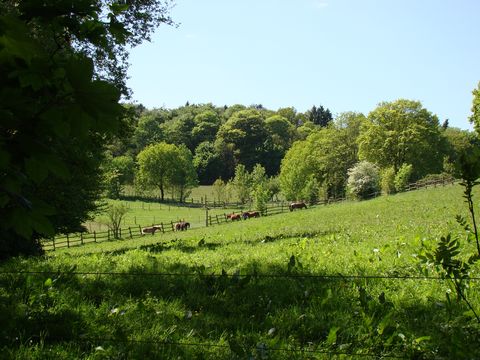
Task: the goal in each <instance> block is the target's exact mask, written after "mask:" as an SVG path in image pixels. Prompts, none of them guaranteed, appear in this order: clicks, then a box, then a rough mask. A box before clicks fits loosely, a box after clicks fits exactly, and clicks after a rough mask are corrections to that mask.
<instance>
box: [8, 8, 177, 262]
mask: <svg viewBox="0 0 480 360" xmlns="http://www.w3.org/2000/svg"><path fill="white" fill-rule="evenodd" d="M0 9H1V12H0V14H1V17H0V84H1V88H0V118H1V122H0V190H1V192H0V218H1V219H2V221H1V225H0V249H1V250H0V258H5V257H9V256H11V255H15V254H18V253H24V254H32V253H38V250H39V247H38V244H37V243H38V238H39V237H42V236H44V237H45V236H47V237H48V236H52V235H53V234H55V233H57V232H60V231H77V230H79V228H80V225H81V223H82V222H83V221H85V220H86V219H87V218H88V217H89V216H91V211H92V210H94V209H95V203H94V201H95V200H96V199H97V198H98V195H99V193H100V192H101V186H100V184H101V180H102V175H101V173H100V171H99V166H100V162H101V160H102V154H103V151H104V144H105V142H106V141H110V140H112V139H113V137H114V136H115V135H116V134H118V135H119V136H124V133H125V132H127V131H128V130H127V128H128V127H129V125H128V121H127V116H126V115H125V114H126V109H124V108H123V107H122V106H121V105H120V104H119V99H120V94H121V93H122V92H123V93H124V94H125V93H126V92H127V91H126V88H125V86H124V80H125V75H124V74H125V71H124V70H125V66H126V55H127V52H126V49H127V46H134V45H137V44H138V43H140V42H141V41H142V40H143V39H144V38H148V35H149V33H150V32H151V30H152V26H154V25H156V24H158V23H159V22H170V20H169V19H168V18H167V17H164V16H163V14H164V13H165V11H166V8H165V7H164V4H163V3H161V2H158V1H140V0H139V1H133V2H130V3H129V5H125V4H120V3H117V2H112V3H109V4H107V3H106V2H99V1H94V0H83V1H76V2H72V1H65V0H57V1H41V2H38V1H35V0H24V1H15V2H14V1H8V0H7V1H2V2H1V3H0ZM107 19H108V20H107ZM102 79H103V80H102ZM106 80H108V81H106ZM72 205H73V206H72Z"/></svg>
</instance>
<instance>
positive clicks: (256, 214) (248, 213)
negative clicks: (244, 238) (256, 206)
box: [242, 211, 260, 220]
mask: <svg viewBox="0 0 480 360" xmlns="http://www.w3.org/2000/svg"><path fill="white" fill-rule="evenodd" d="M242 217H243V220H246V219H250V218H253V217H255V218H258V217H260V213H259V212H258V211H246V212H244V213H243V214H242Z"/></svg>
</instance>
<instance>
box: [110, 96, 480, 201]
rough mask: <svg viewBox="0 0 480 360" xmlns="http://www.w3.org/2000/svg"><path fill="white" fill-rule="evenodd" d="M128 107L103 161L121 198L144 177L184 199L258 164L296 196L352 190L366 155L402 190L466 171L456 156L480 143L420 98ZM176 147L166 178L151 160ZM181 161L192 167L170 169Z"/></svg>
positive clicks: (389, 188) (390, 187)
mask: <svg viewBox="0 0 480 360" xmlns="http://www.w3.org/2000/svg"><path fill="white" fill-rule="evenodd" d="M126 106H127V107H128V109H129V110H130V113H131V117H130V132H129V133H128V135H127V136H125V137H123V138H121V139H120V138H119V139H116V140H115V141H113V142H112V143H111V144H110V145H109V146H108V150H107V152H106V155H107V156H106V162H105V164H104V167H103V168H104V170H105V172H106V177H107V179H109V180H108V181H109V182H108V184H107V186H108V187H109V189H110V195H111V196H112V197H118V196H120V195H121V189H122V187H123V186H125V185H136V186H137V188H142V187H145V186H146V187H154V188H159V189H160V191H161V193H162V198H163V193H164V191H166V189H169V190H170V193H171V196H172V197H174V198H177V199H178V200H180V201H182V200H183V198H184V197H185V195H186V194H188V188H191V187H194V186H196V185H197V184H202V185H211V184H213V183H214V182H215V181H217V182H219V181H222V182H227V181H228V180H232V181H233V180H235V179H236V180H237V182H238V181H240V179H239V177H242V176H244V174H245V173H246V174H247V175H248V174H249V173H252V172H254V169H256V167H257V170H255V171H256V172H258V171H260V173H261V174H262V175H261V176H266V177H269V178H270V180H271V183H272V184H271V185H270V189H271V191H270V192H271V194H270V195H273V193H275V192H278V191H281V192H282V193H283V195H284V196H285V197H286V198H287V199H289V200H295V199H300V198H303V199H309V198H312V197H313V198H316V197H322V196H323V197H342V196H345V194H346V193H347V192H348V191H349V187H348V178H349V171H350V173H351V172H352V171H353V169H354V168H355V166H357V165H359V166H360V163H361V162H363V163H362V165H361V166H360V169H359V170H358V171H360V172H365V171H367V172H370V175H371V176H373V177H375V179H376V182H377V185H378V187H381V184H383V190H384V191H385V192H393V191H396V190H397V191H398V190H399V188H401V186H400V185H399V186H397V189H395V184H394V182H395V178H396V177H397V182H399V181H403V183H406V182H409V181H410V182H413V181H416V180H419V179H422V178H424V177H425V176H431V175H432V174H442V173H443V174H448V175H450V176H453V177H458V172H457V170H456V169H455V162H456V160H457V159H458V157H459V156H460V154H462V153H465V152H470V151H471V149H472V148H473V147H477V146H478V141H477V138H476V136H475V134H474V133H472V132H470V131H467V130H461V129H458V128H452V127H450V126H449V125H448V120H445V121H443V122H442V123H440V121H439V119H438V117H437V116H436V115H434V114H432V113H431V112H429V111H428V110H427V109H425V108H424V107H423V106H422V104H421V103H420V102H418V101H412V100H405V99H400V100H397V101H393V102H384V103H381V104H379V105H378V107H377V108H375V109H373V110H372V111H371V112H370V113H369V114H368V115H367V116H366V115H364V114H361V113H356V112H346V113H341V114H338V115H336V116H333V115H332V112H331V111H330V110H329V109H328V108H324V107H323V106H322V105H320V106H318V107H317V106H313V107H312V108H311V109H310V110H309V111H307V112H305V113H301V112H297V111H296V110H295V108H294V107H286V108H280V109H277V110H276V111H274V110H270V109H266V108H264V107H263V106H262V105H251V106H248V107H247V106H244V105H239V104H237V105H233V106H221V107H218V106H214V105H212V104H198V105H197V104H188V103H187V104H185V106H182V107H179V108H176V109H163V108H160V109H151V110H149V109H146V108H144V107H143V106H141V105H126ZM167 144H168V145H167ZM154 147H156V148H157V152H155V151H154V150H153V148H154ZM175 151H177V155H176V156H175V155H174V156H173V158H171V159H170V160H171V162H170V163H169V165H168V166H166V167H167V168H168V169H165V171H164V177H165V182H164V183H162V184H161V185H159V183H158V179H159V178H160V177H162V176H163V175H162V174H160V173H159V172H158V167H160V165H159V164H157V165H156V168H157V171H153V170H148V169H146V167H145V166H144V165H145V164H146V162H147V161H150V162H152V161H153V159H155V158H156V159H157V160H158V163H163V164H167V163H168V161H167V157H166V156H165V155H161V153H165V154H166V153H172V154H173V153H174V152H175ZM154 153H155V155H154ZM180 154H183V155H180ZM162 156H163V157H162ZM182 159H183V160H182ZM369 164H370V165H369ZM258 167H261V169H260V170H259V169H258ZM175 169H178V170H180V169H181V170H182V171H180V172H181V173H180V174H178V173H177V174H173V173H171V174H167V172H168V171H167V170H171V172H174V171H173V170H175ZM186 169H188V171H187V170H186ZM253 176H254V175H253ZM400 178H401V179H400ZM252 186H254V185H253V184H252ZM373 187H374V188H375V186H373ZM178 189H180V190H178ZM371 191H374V190H371Z"/></svg>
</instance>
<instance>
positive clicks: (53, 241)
mask: <svg viewBox="0 0 480 360" xmlns="http://www.w3.org/2000/svg"><path fill="white" fill-rule="evenodd" d="M52 243H53V251H55V237H53V240H52Z"/></svg>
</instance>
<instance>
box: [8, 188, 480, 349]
mask: <svg viewBox="0 0 480 360" xmlns="http://www.w3.org/2000/svg"><path fill="white" fill-rule="evenodd" d="M476 195H477V196H478V192H476ZM477 208H478V206H477ZM457 214H462V215H464V216H467V212H466V206H465V204H464V202H463V199H462V190H461V188H460V186H458V185H454V186H447V187H445V188H434V189H425V190H419V191H415V192H409V193H404V194H398V195H394V196H388V197H380V198H376V199H373V200H369V201H363V202H345V203H340V204H332V205H327V206H318V207H313V208H309V209H307V210H300V211H295V212H292V213H284V214H281V215H275V216H270V217H265V218H260V219H250V220H247V221H242V222H238V223H229V224H225V225H220V226H213V227H209V228H199V229H192V230H190V231H187V232H178V233H166V234H158V235H154V236H146V237H143V238H140V239H132V240H120V241H111V242H105V243H100V244H89V245H85V246H81V247H75V248H70V249H65V250H60V251H55V252H49V253H48V254H47V256H46V257H44V258H41V259H13V260H11V261H9V262H7V263H4V264H2V265H1V269H0V270H1V271H2V274H1V275H0V281H1V288H0V291H1V293H0V310H1V311H0V322H1V323H2V324H5V325H4V326H3V327H2V329H1V330H0V336H1V339H2V340H1V346H2V349H3V353H4V354H7V355H8V358H23V357H29V358H49V356H52V357H54V358H65V359H70V358H85V359H103V358H105V359H107V358H108V359H112V358H113V359H124V358H128V359H131V358H138V359H141V358H158V359H162V358H175V359H178V358H180V359H195V358H198V359H201V358H209V359H210V358H218V359H231V358H249V357H251V358H255V359H292V358H293V359H297V358H298V359H303V358H311V359H323V358H329V359H330V358H342V357H345V356H346V357H348V358H358V359H368V358H372V359H373V358H382V357H391V358H409V359H422V358H423V359H430V358H432V359H433V358H435V359H452V358H456V359H463V358H465V359H467V358H479V357H480V340H479V339H480V337H479V335H480V332H479V329H480V328H479V326H478V324H477V323H476V321H475V319H474V318H473V317H472V314H471V313H469V312H468V311H467V310H468V309H467V308H466V306H465V305H464V304H463V303H462V302H459V301H457V300H456V298H455V295H454V293H453V292H452V290H451V288H450V286H449V283H448V282H447V281H444V280H441V279H437V278H436V277H437V274H436V272H435V269H433V268H428V267H425V266H422V265H421V264H420V263H419V261H418V258H417V256H418V254H419V253H420V252H422V251H424V249H426V248H429V247H430V246H432V245H433V244H435V242H436V241H437V240H438V239H439V238H440V237H441V236H444V235H446V234H447V233H452V235H454V236H460V237H461V238H462V239H463V238H464V237H465V235H464V234H463V232H462V228H461V227H460V226H459V225H458V224H457V223H456V221H455V216H456V215H457ZM462 244H463V246H464V249H465V251H470V250H471V249H472V248H473V244H469V243H467V242H466V241H463V243H462ZM478 270H479V269H478V268H475V269H473V271H472V273H471V277H475V276H477V277H478ZM22 271H26V272H30V273H18V272H22ZM425 275H427V276H430V277H431V278H425ZM470 285H471V286H470V290H469V296H470V297H471V299H473V304H474V306H475V307H476V308H480V302H479V300H478V299H479V297H478V281H472V282H471V284H470Z"/></svg>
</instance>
